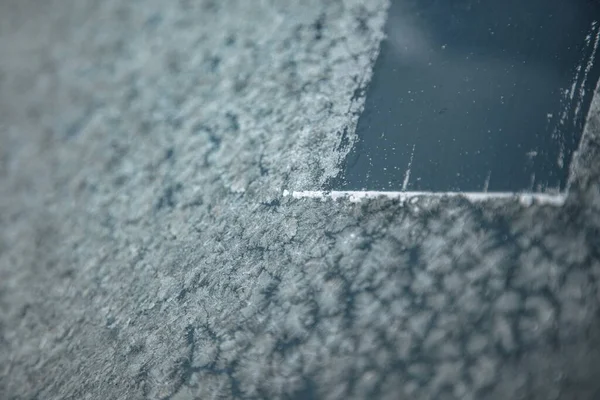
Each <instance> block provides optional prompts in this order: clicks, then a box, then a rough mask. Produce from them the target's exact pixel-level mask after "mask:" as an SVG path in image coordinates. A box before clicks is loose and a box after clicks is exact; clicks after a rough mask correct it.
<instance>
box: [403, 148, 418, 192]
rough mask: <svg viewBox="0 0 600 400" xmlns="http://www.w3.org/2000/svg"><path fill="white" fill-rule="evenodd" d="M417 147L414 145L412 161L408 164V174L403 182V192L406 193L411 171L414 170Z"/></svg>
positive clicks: (411, 154) (411, 155)
mask: <svg viewBox="0 0 600 400" xmlns="http://www.w3.org/2000/svg"><path fill="white" fill-rule="evenodd" d="M415 147H416V145H414V144H413V148H412V152H411V153H410V161H409V162H408V168H407V169H406V173H405V174H404V182H402V191H403V192H405V191H406V187H407V186H408V181H409V179H410V169H411V168H412V163H413V158H414V157H415Z"/></svg>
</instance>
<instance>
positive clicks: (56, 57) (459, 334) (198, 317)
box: [0, 0, 600, 400]
mask: <svg viewBox="0 0 600 400" xmlns="http://www.w3.org/2000/svg"><path fill="white" fill-rule="evenodd" d="M385 7H386V3H385V2H384V1H369V2H363V1H358V0H356V1H351V0H347V1H332V2H322V1H298V2H295V1H290V2H281V1H272V2H269V1H254V2H245V1H199V2H195V1H179V2H163V1H133V2H125V1H116V0H114V1H111V0H106V1H103V2H96V1H81V0H77V1H75V0H55V1H51V2H42V1H33V0H29V1H25V2H24V1H16V0H12V1H5V2H2V4H1V5H0V33H1V34H0V52H1V54H2V57H0V118H1V128H0V227H1V228H0V398H3V399H5V398H6V399H13V398H14V399H33V398H39V399H65V398H75V399H105V398H111V399H113V398H114V399H177V400H183V399H188V400H189V399H197V398H199V399H209V398H292V399H294V398H295V399H308V398H328V399H336V398H340V399H345V398H390V399H397V398H402V396H404V397H405V398H410V399H426V398H448V399H452V398H457V399H458V398H460V399H469V398H471V399H481V398H491V399H506V398H527V399H551V398H567V399H572V398H583V399H593V398H596V397H597V393H598V390H599V384H598V380H597V376H598V373H599V372H600V371H599V368H598V364H597V363H598V359H600V357H599V356H600V351H599V350H600V343H598V338H599V337H600V336H599V335H600V326H599V324H598V319H597V315H598V313H597V311H598V301H599V299H598V282H599V279H600V261H599V258H600V257H599V249H600V246H598V240H599V239H598V235H599V230H600V183H599V182H600V164H599V163H598V156H599V152H600V137H599V132H600V125H599V124H600V114H599V112H600V111H599V110H600V104H599V102H598V99H599V97H598V96H597V97H596V98H595V103H594V105H593V106H592V111H591V113H590V116H589V121H588V125H587V126H588V130H587V135H586V136H585V138H584V140H583V144H582V148H581V151H580V153H579V154H578V155H577V157H576V160H575V163H574V165H575V166H576V171H577V174H575V176H574V181H573V185H572V188H571V191H570V194H569V197H568V198H567V199H566V202H565V205H564V206H563V207H555V206H547V205H536V204H533V205H531V206H528V207H526V206H523V205H521V204H520V203H518V202H512V201H509V202H506V201H496V202H494V201H492V202H487V203H472V202H469V201H466V200H464V199H462V198H458V197H455V198H440V199H435V198H430V199H426V200H423V199H422V200H419V201H416V202H408V203H407V204H403V205H402V206H400V205H401V204H400V203H401V202H400V200H398V199H397V200H393V199H385V198H377V199H366V200H364V201H361V202H357V203H353V202H350V201H347V200H344V199H337V200H335V201H333V200H331V199H328V200H327V199H326V200H325V201H322V200H320V199H311V198H300V199H297V198H294V197H293V196H285V197H284V196H283V190H284V189H287V190H289V191H290V193H292V192H294V191H306V190H319V189H321V188H322V184H323V183H324V182H326V180H327V179H328V178H330V177H332V176H334V175H335V174H336V173H337V168H338V165H339V162H340V161H341V160H342V158H343V157H344V155H345V152H347V148H346V147H344V146H345V145H344V144H346V143H349V142H350V141H351V140H352V139H353V135H354V127H355V124H356V119H357V117H358V114H359V113H360V108H361V104H362V102H363V101H364V98H361V97H359V98H356V97H354V96H353V94H354V91H355V90H356V89H358V88H360V87H363V86H364V84H365V82H366V80H368V75H369V68H370V66H372V64H373V62H374V59H375V56H376V54H377V49H378V43H379V41H380V39H381V31H382V26H383V23H384V20H385ZM353 99H354V100H353ZM344 132H346V133H345V136H344ZM344 138H347V139H348V140H346V139H344Z"/></svg>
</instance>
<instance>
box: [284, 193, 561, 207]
mask: <svg viewBox="0 0 600 400" xmlns="http://www.w3.org/2000/svg"><path fill="white" fill-rule="evenodd" d="M283 195H284V196H286V197H287V196H291V197H293V198H295V199H302V198H312V199H321V200H325V199H332V200H337V199H347V200H349V201H351V202H359V201H361V200H363V199H373V198H377V197H387V198H390V199H398V200H400V201H401V202H405V201H408V200H411V199H418V198H423V197H429V198H444V197H462V198H465V199H466V200H468V201H471V202H473V203H478V202H483V201H490V200H498V199H505V200H515V201H518V202H519V203H521V204H523V205H525V206H529V205H531V204H534V203H535V204H547V205H552V206H562V205H563V204H564V202H565V200H566V197H567V195H566V194H565V193H556V194H550V193H511V192H487V193H486V192H380V191H335V190H334V191H330V192H327V191H319V190H315V191H311V190H307V191H293V192H290V191H288V190H284V191H283Z"/></svg>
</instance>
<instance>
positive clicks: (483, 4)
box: [328, 0, 600, 192]
mask: <svg viewBox="0 0 600 400" xmlns="http://www.w3.org/2000/svg"><path fill="white" fill-rule="evenodd" d="M386 32H387V39H386V40H384V41H383V42H382V45H381V52H380V55H379V59H378V60H377V62H376V65H375V68H374V75H373V78H372V80H371V82H370V84H369V86H368V88H366V96H367V99H366V104H365V109H364V111H363V114H362V115H361V117H360V119H359V122H358V127H357V135H358V140H357V142H356V143H355V144H354V147H353V149H352V151H351V152H350V154H349V155H348V157H347V159H346V161H345V163H344V166H343V171H342V173H341V175H340V176H339V177H338V178H337V179H336V180H334V181H333V182H332V185H331V187H329V188H328V189H336V190H396V191H435V192H440V191H470V192H472V191H484V192H485V191H490V192H493V191H498V192H514V191H528V192H557V191H563V190H564V189H565V186H566V183H567V179H568V173H569V163H570V160H571V156H572V154H573V151H574V150H576V148H577V146H578V143H579V140H580V138H581V133H582V131H583V125H584V123H585V117H586V115H587V111H588V108H589V103H590V101H591V98H592V94H593V91H594V88H595V85H596V82H597V81H598V77H599V74H600V65H599V64H598V62H597V61H598V56H599V53H600V51H599V49H598V47H599V40H600V34H599V32H600V3H599V2H597V1H589V0H568V1H566V0H527V1H523V0H505V1H487V0H483V1H474V0H393V1H392V6H391V9H390V13H389V17H388V21H387V26H386Z"/></svg>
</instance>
